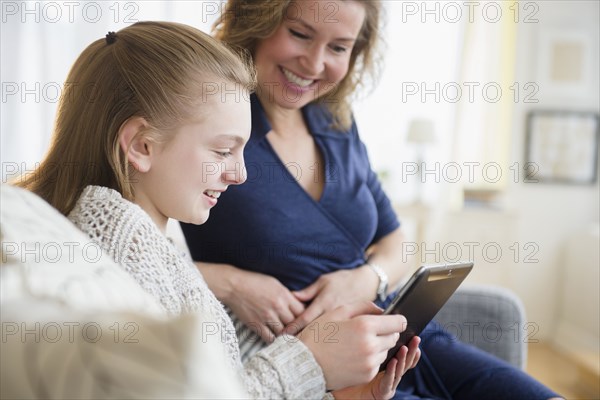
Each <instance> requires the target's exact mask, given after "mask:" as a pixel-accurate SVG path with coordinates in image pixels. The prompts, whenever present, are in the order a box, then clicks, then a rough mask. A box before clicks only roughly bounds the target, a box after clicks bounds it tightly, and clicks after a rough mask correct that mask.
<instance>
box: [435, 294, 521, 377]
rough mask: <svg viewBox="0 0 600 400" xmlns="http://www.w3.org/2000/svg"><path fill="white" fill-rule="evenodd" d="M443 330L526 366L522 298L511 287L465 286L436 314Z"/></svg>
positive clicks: (500, 356)
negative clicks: (509, 288)
mask: <svg viewBox="0 0 600 400" xmlns="http://www.w3.org/2000/svg"><path fill="white" fill-rule="evenodd" d="M435 319H436V321H437V322H438V323H440V325H441V326H442V327H443V328H444V330H445V331H447V332H449V333H450V334H452V335H454V336H456V338H457V339H460V340H461V341H463V342H465V343H469V344H472V345H474V346H476V347H478V348H480V349H482V350H484V351H486V352H488V353H491V354H494V355H495V356H497V357H499V358H501V359H503V360H505V361H507V362H509V363H510V364H512V365H514V366H516V367H517V368H521V369H523V368H525V362H526V360H527V344H526V340H525V339H526V338H525V334H526V333H527V330H528V328H529V326H528V325H527V322H526V317H525V309H524V307H523V304H522V303H521V300H520V299H519V298H518V297H517V296H516V295H515V294H514V293H513V292H511V291H510V290H508V289H505V288H501V287H496V286H487V285H472V286H464V287H463V288H461V289H459V290H458V291H457V292H456V293H454V295H453V296H452V297H451V298H450V300H448V302H447V303H446V304H445V305H444V307H443V308H442V309H441V310H440V312H439V313H438V314H437V315H436V317H435Z"/></svg>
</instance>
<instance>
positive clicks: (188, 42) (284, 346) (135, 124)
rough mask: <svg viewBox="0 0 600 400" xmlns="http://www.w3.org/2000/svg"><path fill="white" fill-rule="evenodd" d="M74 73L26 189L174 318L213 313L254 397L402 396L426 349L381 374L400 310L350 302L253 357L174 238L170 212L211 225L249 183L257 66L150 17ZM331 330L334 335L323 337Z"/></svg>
mask: <svg viewBox="0 0 600 400" xmlns="http://www.w3.org/2000/svg"><path fill="white" fill-rule="evenodd" d="M67 82H69V83H71V85H69V86H67V89H66V91H65V94H64V96H63V98H61V102H60V106H59V113H58V117H57V121H56V127H55V131H54V135H53V142H52V146H51V149H50V151H49V153H48V154H47V156H46V158H45V160H44V161H43V162H42V164H41V165H40V167H39V169H38V170H37V171H36V173H35V174H32V175H31V176H30V177H29V178H28V179H26V180H24V181H23V183H22V186H24V187H26V188H28V189H30V190H32V191H33V192H35V193H37V194H38V195H40V196H41V197H42V198H44V199H45V200H46V201H48V202H49V203H50V204H51V205H53V206H54V207H55V208H57V209H59V210H60V211H61V212H62V213H63V214H65V215H68V217H69V219H70V220H71V221H73V222H74V223H75V224H76V225H77V226H78V227H79V228H81V229H82V230H83V231H84V232H85V233H87V234H88V236H90V238H92V239H93V240H94V241H96V242H98V243H99V244H100V246H101V247H102V249H103V250H104V251H106V252H107V253H108V254H109V255H110V256H111V257H112V258H113V259H114V260H115V261H116V262H117V263H119V264H120V265H121V266H122V267H123V268H124V269H125V270H126V271H127V272H129V273H130V274H131V275H132V276H133V277H134V278H135V279H136V280H137V281H138V283H139V284H140V285H141V286H142V287H143V288H144V289H145V290H146V291H147V292H149V293H151V294H152V295H153V296H154V297H155V298H157V299H158V300H159V301H160V302H161V303H162V305H163V306H164V308H165V310H166V311H167V312H168V313H169V314H171V315H178V314H181V313H184V312H195V311H201V312H204V313H205V314H208V315H212V316H213V317H214V320H213V321H208V322H209V323H214V324H213V325H212V326H215V324H216V326H218V327H219V328H220V332H219V333H220V334H221V339H222V341H223V343H224V344H225V347H226V357H227V359H228V361H229V363H230V365H231V366H232V368H233V369H235V370H237V371H239V374H240V376H241V378H242V381H243V383H244V385H245V388H246V390H247V391H248V392H249V394H250V395H251V396H253V397H255V398H315V397H323V396H325V390H326V389H328V390H334V392H332V395H334V396H335V395H338V394H339V395H343V396H359V397H360V396H362V397H366V398H373V397H380V396H381V397H383V398H389V397H391V395H392V394H393V392H394V390H395V388H396V387H397V385H398V382H399V380H400V378H401V376H402V374H404V372H405V371H406V369H408V368H410V367H412V366H413V365H414V364H415V363H416V362H417V360H418V358H419V350H418V348H417V346H416V345H412V346H410V348H406V347H404V348H403V349H402V350H401V351H399V352H398V354H397V355H396V359H395V360H394V361H393V363H392V364H393V365H392V366H391V367H388V368H387V369H386V371H384V372H381V373H377V370H378V363H380V362H381V361H382V360H383V359H384V358H385V355H386V353H387V351H388V349H389V348H391V347H392V346H393V344H394V342H395V341H396V340H397V338H398V334H397V332H398V331H399V330H401V329H402V325H403V323H405V320H403V318H402V317H398V316H393V317H392V316H380V315H369V314H380V313H381V310H378V309H376V308H375V307H374V306H372V305H370V304H368V303H362V304H360V303H354V304H352V305H348V306H346V307H340V308H337V309H336V310H335V311H332V312H330V313H328V314H326V315H323V317H322V318H319V319H317V320H316V321H315V324H313V325H312V327H313V331H312V332H311V334H314V335H315V336H314V337H313V336H311V335H308V334H305V335H299V336H298V337H297V338H296V337H291V336H285V335H283V336H281V337H280V338H278V339H277V340H276V341H274V342H273V343H272V344H271V345H270V346H269V347H267V348H265V349H264V350H263V351H261V352H260V353H258V354H256V356H255V357H253V358H251V359H250V360H248V361H247V362H246V363H245V365H243V366H242V364H241V362H240V353H239V348H238V342H237V339H236V337H235V334H234V332H235V331H234V329H233V326H232V323H231V320H230V319H229V317H228V316H227V314H226V313H225V311H224V310H223V307H222V306H221V304H220V303H219V301H218V300H217V299H216V298H215V296H214V295H213V293H212V292H211V291H210V290H209V289H208V287H207V286H206V283H205V282H204V280H203V278H202V276H201V275H200V274H199V272H198V270H197V269H196V268H195V267H194V265H193V264H191V263H189V262H187V261H186V259H185V258H184V257H183V256H182V255H181V254H180V253H179V252H178V251H177V250H176V249H175V248H174V247H173V245H172V244H171V242H170V241H169V240H167V238H166V237H165V236H164V232H165V229H166V225H167V221H168V218H176V219H178V220H181V221H186V222H189V223H195V224H202V223H204V222H205V221H206V219H207V218H208V215H209V212H210V209H211V208H212V207H213V206H214V205H215V204H216V203H217V202H218V199H219V197H220V195H221V194H222V193H223V192H224V191H225V190H226V189H227V187H228V186H229V185H238V184H240V183H242V182H243V181H244V177H243V176H242V175H241V174H240V171H241V169H242V168H243V166H244V160H243V154H242V153H243V148H244V145H245V143H246V142H247V140H248V135H249V131H250V108H249V104H248V94H249V91H250V90H252V89H253V87H254V79H253V73H252V71H251V70H250V69H248V67H247V65H246V64H245V63H243V62H242V61H241V60H240V59H239V58H238V57H236V56H235V55H234V53H232V52H231V51H230V50H228V49H227V48H225V47H224V46H223V45H222V44H220V43H218V42H217V41H216V40H215V39H213V38H211V37H210V36H208V35H206V34H204V33H202V32H200V31H198V30H196V29H193V28H191V27H188V26H185V25H181V24H175V23H160V22H141V23H136V24H134V25H132V26H130V27H127V28H124V29H122V30H121V31H119V32H117V33H114V32H110V33H109V34H108V35H106V38H105V39H100V40H97V41H95V42H94V43H92V44H91V45H90V46H88V47H87V48H86V49H85V50H84V52H83V53H82V54H81V55H80V57H79V58H78V59H77V61H76V62H75V64H74V65H73V67H72V69H71V72H70V73H69V76H68V78H67ZM90 90H91V91H92V93H91V94H93V96H90V92H89V91H90ZM223 93H227V94H231V93H235V96H234V97H231V96H229V97H224V98H225V100H222V97H221V96H222V94H223ZM228 98H229V99H231V100H229V101H228V100H227V99H228ZM232 115H235V117H236V118H231V116H232ZM66 166H69V167H70V169H69V171H65V170H64V167H66ZM67 172H68V173H67ZM327 326H331V327H334V328H335V329H336V332H335V339H336V341H335V342H334V341H330V342H327V341H325V340H323V339H322V337H323V335H324V334H325V333H327V331H326V329H325V327H327ZM315 338H316V340H315ZM339 363H342V364H343V365H344V368H343V369H340V368H339V367H338V365H339ZM327 396H331V395H330V394H328V395H327Z"/></svg>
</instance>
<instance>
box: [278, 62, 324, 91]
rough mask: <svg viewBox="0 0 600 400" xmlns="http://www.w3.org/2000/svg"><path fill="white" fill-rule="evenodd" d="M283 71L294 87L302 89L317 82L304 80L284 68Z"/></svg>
mask: <svg viewBox="0 0 600 400" xmlns="http://www.w3.org/2000/svg"><path fill="white" fill-rule="evenodd" d="M281 71H282V72H283V75H285V78H286V79H287V80H288V81H290V82H291V83H293V84H294V85H297V86H300V87H301V88H305V87H308V86H310V85H312V84H313V83H315V82H316V81H315V80H314V79H304V78H302V77H300V76H298V75H296V74H294V73H293V72H292V71H289V70H287V69H285V68H283V67H281Z"/></svg>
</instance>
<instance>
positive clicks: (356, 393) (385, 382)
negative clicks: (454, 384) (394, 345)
mask: <svg viewBox="0 0 600 400" xmlns="http://www.w3.org/2000/svg"><path fill="white" fill-rule="evenodd" d="M420 342H421V339H420V338H419V337H418V336H415V337H413V338H412V339H411V340H410V342H409V344H408V347H407V346H402V347H400V350H398V352H397V353H396V355H395V356H394V358H392V359H391V360H390V362H389V363H388V365H387V366H386V368H385V371H382V372H380V373H378V374H377V376H375V378H374V379H373V380H372V381H371V382H369V383H366V384H363V385H357V386H352V387H349V388H345V389H342V390H337V391H334V392H333V397H335V398H336V399H377V400H379V399H383V400H387V399H391V398H392V397H393V396H394V394H395V393H396V389H397V388H398V385H399V384H400V379H401V378H402V376H404V374H405V373H406V372H407V371H408V370H409V369H411V368H414V367H416V366H417V363H418V362H419V359H420V358H421V350H420V349H419V343H420Z"/></svg>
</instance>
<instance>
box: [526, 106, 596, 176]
mask: <svg viewBox="0 0 600 400" xmlns="http://www.w3.org/2000/svg"><path fill="white" fill-rule="evenodd" d="M599 137H600V116H599V115H598V113H595V112H583V111H568V110H562V111H555V110H533V111H530V112H529V113H528V115H527V129H526V146H525V166H526V171H527V176H526V178H527V179H526V180H525V182H546V183H566V184H594V183H595V182H596V180H597V179H598V144H599Z"/></svg>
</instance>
